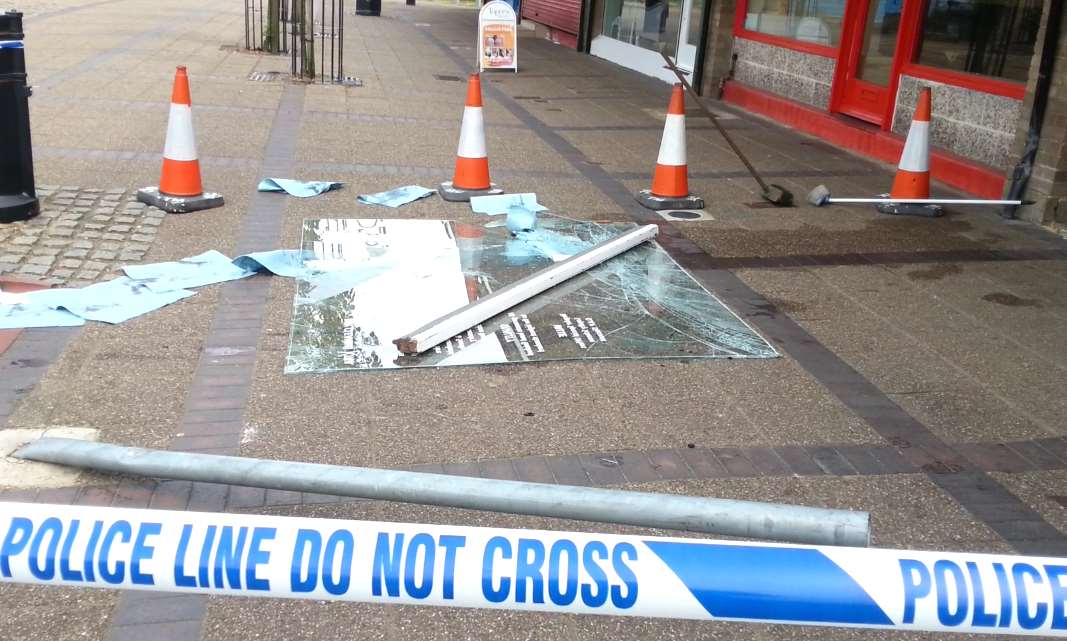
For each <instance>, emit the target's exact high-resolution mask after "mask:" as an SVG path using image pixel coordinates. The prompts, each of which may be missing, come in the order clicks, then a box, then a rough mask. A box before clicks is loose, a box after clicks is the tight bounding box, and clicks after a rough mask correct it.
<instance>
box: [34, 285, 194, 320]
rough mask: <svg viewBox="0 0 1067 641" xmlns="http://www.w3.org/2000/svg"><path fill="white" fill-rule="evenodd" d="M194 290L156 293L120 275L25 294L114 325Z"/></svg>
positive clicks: (76, 314) (176, 299)
mask: <svg viewBox="0 0 1067 641" xmlns="http://www.w3.org/2000/svg"><path fill="white" fill-rule="evenodd" d="M195 293H196V292H193V291H189V290H186V289H175V290H172V291H168V292H162V293H157V292H153V291H152V290H150V289H148V287H146V286H144V285H141V284H139V283H137V282H136V281H134V280H133V279H131V278H128V277H126V276H120V277H119V278H115V279H113V280H109V281H107V282H103V283H96V284H95V285H89V286H88V287H82V288H81V289H69V288H64V289H44V290H40V291H36V292H29V293H27V294H26V296H27V297H28V298H29V299H30V301H31V302H32V303H33V304H44V305H46V306H48V307H51V308H52V309H65V310H67V311H68V312H70V313H72V314H74V315H75V316H79V317H81V318H84V319H85V320H95V321H100V322H104V323H111V324H117V323H122V322H124V321H127V320H130V319H131V318H135V317H137V316H141V315H142V314H147V313H148V312H152V311H155V310H157V309H159V308H161V307H165V306H167V305H170V304H171V303H175V302H177V301H179V300H181V299H183V298H188V297H189V296H192V295H194V294H195Z"/></svg>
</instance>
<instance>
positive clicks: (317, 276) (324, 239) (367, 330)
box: [285, 216, 778, 373]
mask: <svg viewBox="0 0 1067 641" xmlns="http://www.w3.org/2000/svg"><path fill="white" fill-rule="evenodd" d="M635 227H636V225H633V224H624V223H597V222H589V221H576V220H571V219H567V218H561V217H555V216H542V217H540V218H539V220H538V227H537V230H536V231H534V232H520V234H519V236H518V237H517V238H516V237H513V236H512V234H511V233H510V232H508V231H507V229H506V228H505V227H504V226H502V225H500V224H499V223H498V222H496V221H493V222H489V223H488V225H482V224H474V223H465V222H454V221H445V220H394V219H311V220H305V221H304V226H303V240H302V250H303V255H304V257H305V261H306V265H307V267H308V270H307V273H306V275H305V276H304V277H303V278H300V279H298V281H297V291H296V296H295V300H294V309H293V320H292V327H291V331H290V337H289V338H290V340H289V353H288V358H287V362H286V367H285V371H286V372H287V373H299V372H331V371H340V370H377V369H395V368H404V367H446V366H457V365H485V364H500V363H522V362H531V361H553V360H584V359H608V358H632V359H642V358H773V357H776V356H777V355H778V354H777V352H776V351H775V350H774V348H773V347H771V346H770V345H769V344H768V343H767V341H765V340H764V339H763V338H762V337H761V336H760V335H759V334H757V333H756V332H755V330H753V329H752V328H751V327H749V326H748V325H747V324H746V323H745V322H744V321H742V320H741V319H740V318H738V317H737V315H735V314H734V313H733V312H732V311H730V310H729V309H727V308H726V306H725V305H723V304H722V303H721V302H720V301H719V300H718V299H717V298H716V297H715V296H714V295H713V294H711V293H709V292H708V291H707V290H705V289H704V288H703V287H702V286H701V285H700V284H699V283H697V282H696V281H695V280H693V278H692V277H691V276H690V275H689V274H688V273H686V272H685V271H684V270H683V269H682V268H681V267H679V266H678V264H677V263H675V262H674V260H673V259H672V258H671V257H670V256H669V255H668V254H667V253H666V252H665V251H664V250H663V249H662V248H660V247H659V245H657V244H655V243H644V244H642V245H640V246H638V247H635V248H633V249H631V250H629V251H627V252H625V253H623V254H621V255H619V256H616V257H615V258H612V259H610V260H609V261H607V262H605V263H603V264H602V265H600V266H598V267H594V268H593V269H591V270H589V271H587V272H585V273H583V274H581V275H579V276H576V277H574V278H572V279H570V280H568V281H566V282H563V283H561V284H559V285H557V286H555V287H553V288H552V289H549V290H547V291H545V292H543V293H541V294H539V295H537V296H535V297H533V298H531V299H529V300H527V301H526V302H524V303H522V304H520V305H518V306H517V307H514V308H512V309H510V310H508V311H507V312H504V313H502V314H500V315H498V316H496V317H494V318H492V319H490V320H488V321H486V322H484V323H482V324H480V325H478V326H476V327H473V328H471V329H470V330H468V331H466V332H464V333H463V334H461V335H459V336H455V337H453V338H452V339H450V340H449V341H447V342H445V343H442V344H441V345H438V346H437V347H435V348H432V349H430V350H428V351H426V352H423V353H422V354H419V355H414V356H408V355H403V354H401V353H400V352H399V351H398V350H397V349H396V347H395V345H393V340H394V339H396V338H399V337H401V336H404V335H405V334H407V333H409V332H412V331H413V330H415V329H418V328H419V327H421V326H423V325H425V324H426V323H429V322H431V321H433V320H435V319H437V318H439V317H441V316H443V315H445V314H447V313H449V312H452V311H454V310H456V309H458V308H460V307H462V306H464V305H466V304H468V303H470V302H472V301H474V300H477V299H478V298H480V297H484V296H488V295H489V294H491V293H492V292H493V291H495V290H497V289H499V288H501V287H503V286H505V285H507V284H510V283H513V282H515V281H517V280H519V279H521V278H524V277H526V276H528V275H530V274H532V273H534V272H536V271H538V270H540V269H543V268H545V267H547V266H549V265H551V264H552V263H553V262H555V261H559V260H563V259H565V258H567V257H569V256H571V255H574V254H576V253H578V252H580V251H583V250H584V249H586V248H588V247H591V246H593V245H595V244H597V243H600V242H603V241H605V240H608V239H610V238H612V237H614V236H617V235H619V234H621V233H624V232H626V231H629V230H631V229H634V228H635Z"/></svg>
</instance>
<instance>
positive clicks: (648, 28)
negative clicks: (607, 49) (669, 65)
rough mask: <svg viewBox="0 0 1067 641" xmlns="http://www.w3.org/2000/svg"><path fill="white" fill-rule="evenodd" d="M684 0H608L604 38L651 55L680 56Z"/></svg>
mask: <svg viewBox="0 0 1067 641" xmlns="http://www.w3.org/2000/svg"><path fill="white" fill-rule="evenodd" d="M681 23H682V0H607V3H606V4H605V6H604V35H606V36H608V37H610V38H615V39H616V40H622V41H623V42H625V43H627V44H632V45H637V46H638V47H643V48H645V49H649V50H651V51H662V52H663V53H665V54H667V55H668V56H671V57H672V58H673V57H675V56H677V55H678V51H677V49H678V31H679V29H680V28H681Z"/></svg>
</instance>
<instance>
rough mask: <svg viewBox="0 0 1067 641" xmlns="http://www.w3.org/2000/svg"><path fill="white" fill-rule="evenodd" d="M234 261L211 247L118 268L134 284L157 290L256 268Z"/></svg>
mask: <svg viewBox="0 0 1067 641" xmlns="http://www.w3.org/2000/svg"><path fill="white" fill-rule="evenodd" d="M236 262H237V261H231V260H230V259H229V257H228V256H226V255H225V254H223V253H221V252H217V251H215V250H214V249H211V250H208V251H206V252H204V253H202V254H197V255H196V256H190V257H188V258H183V259H181V260H179V261H173V262H167V263H153V264H151V265H127V266H125V267H123V268H122V271H123V272H125V273H126V275H127V276H128V277H130V278H131V279H133V280H134V281H136V282H137V284H139V285H144V286H145V287H147V288H148V289H149V290H151V291H153V292H155V293H157V294H159V293H163V292H171V291H174V290H177V289H187V288H190V287H202V286H204V285H212V284H215V283H222V282H225V281H228V280H237V279H238V278H246V277H248V276H251V275H252V274H254V273H255V272H256V271H257V270H255V269H244V268H242V267H239V266H238V265H236V264H235V263H236Z"/></svg>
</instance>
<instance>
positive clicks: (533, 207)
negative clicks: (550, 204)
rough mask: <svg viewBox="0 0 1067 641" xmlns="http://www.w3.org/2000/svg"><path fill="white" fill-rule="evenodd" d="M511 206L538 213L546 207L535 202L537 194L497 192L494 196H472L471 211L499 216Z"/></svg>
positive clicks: (545, 209) (546, 209)
mask: <svg viewBox="0 0 1067 641" xmlns="http://www.w3.org/2000/svg"><path fill="white" fill-rule="evenodd" d="M511 207H523V208H525V209H526V210H527V211H531V212H533V213H535V214H536V213H538V212H542V211H548V208H547V207H545V206H544V205H542V204H540V203H539V202H537V194H534V193H529V192H527V193H523V194H498V195H495V196H472V197H471V211H473V212H474V213H476V214H485V215H486V216H500V215H503V214H506V213H508V210H509V209H510V208H511Z"/></svg>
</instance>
